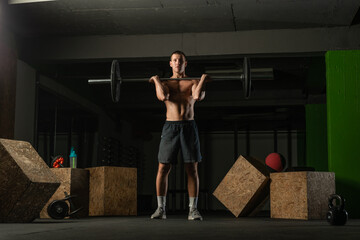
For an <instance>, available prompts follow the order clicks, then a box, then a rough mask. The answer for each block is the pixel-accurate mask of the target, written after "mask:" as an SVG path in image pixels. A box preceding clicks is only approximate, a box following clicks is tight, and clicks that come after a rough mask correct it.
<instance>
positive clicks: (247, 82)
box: [243, 57, 251, 99]
mask: <svg viewBox="0 0 360 240" xmlns="http://www.w3.org/2000/svg"><path fill="white" fill-rule="evenodd" d="M243 71H244V81H243V87H244V97H245V99H249V98H250V94H251V67H250V59H249V58H247V57H244V62H243Z"/></svg>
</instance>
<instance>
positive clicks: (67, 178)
mask: <svg viewBox="0 0 360 240" xmlns="http://www.w3.org/2000/svg"><path fill="white" fill-rule="evenodd" d="M51 171H52V172H53V173H54V174H55V175H56V176H57V178H58V179H59V180H60V182H61V184H60V187H59V188H58V190H57V191H56V192H55V193H54V195H52V197H51V198H50V200H49V201H48V202H47V203H46V205H45V207H44V208H43V210H42V211H41V213H40V218H50V217H49V215H48V214H47V207H48V205H49V204H50V203H51V202H52V201H54V200H60V199H63V198H65V192H66V193H67V194H68V195H76V197H75V198H72V199H71V201H72V202H73V206H74V207H75V209H73V208H71V207H70V206H69V207H70V211H71V212H72V211H74V210H76V209H78V208H80V207H81V208H82V209H81V210H80V211H79V212H77V213H76V214H75V215H74V216H72V217H75V218H81V217H87V216H89V171H88V170H85V169H79V168H51ZM66 202H67V201H66ZM67 203H68V202H67Z"/></svg>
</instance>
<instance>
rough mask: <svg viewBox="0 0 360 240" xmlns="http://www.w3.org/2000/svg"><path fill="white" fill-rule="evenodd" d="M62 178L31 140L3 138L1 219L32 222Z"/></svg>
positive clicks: (0, 186) (0, 154) (0, 149)
mask: <svg viewBox="0 0 360 240" xmlns="http://www.w3.org/2000/svg"><path fill="white" fill-rule="evenodd" d="M59 185H60V181H59V180H58V179H57V178H56V176H55V175H54V174H53V173H52V172H51V171H50V169H49V167H48V166H47V165H46V163H45V162H44V161H43V159H42V158H41V157H40V156H39V155H38V153H37V152H36V150H35V149H34V148H33V147H32V146H31V144H30V143H28V142H23V141H15V140H7V139H0V222H31V221H33V220H34V219H35V218H37V217H39V214H40V211H41V209H42V208H43V207H44V205H45V204H46V202H47V201H48V200H49V198H50V197H51V196H52V195H53V194H54V192H55V191H56V189H57V188H58V187H59Z"/></svg>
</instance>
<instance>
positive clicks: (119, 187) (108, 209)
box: [89, 166, 137, 216]
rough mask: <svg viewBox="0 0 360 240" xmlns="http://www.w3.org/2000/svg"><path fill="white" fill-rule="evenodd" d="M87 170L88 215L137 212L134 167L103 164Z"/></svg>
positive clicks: (135, 171) (130, 213) (132, 213)
mask: <svg viewBox="0 0 360 240" xmlns="http://www.w3.org/2000/svg"><path fill="white" fill-rule="evenodd" d="M89 170H90V192H89V216H116V215H136V214H137V169H136V168H125V167H107V166H104V167H94V168H89Z"/></svg>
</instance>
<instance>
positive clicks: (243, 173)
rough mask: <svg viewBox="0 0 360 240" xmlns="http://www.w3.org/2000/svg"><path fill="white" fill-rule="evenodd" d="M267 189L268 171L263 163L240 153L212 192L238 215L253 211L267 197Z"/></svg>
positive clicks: (246, 214)
mask: <svg viewBox="0 0 360 240" xmlns="http://www.w3.org/2000/svg"><path fill="white" fill-rule="evenodd" d="M269 191H270V189H269V172H268V170H267V169H266V167H265V164H264V163H262V162H261V161H260V160H257V159H254V158H252V157H243V156H241V155H240V157H239V158H238V159H237V160H236V162H235V163H234V165H233V166H232V167H231V169H230V170H229V172H228V173H227V174H226V176H225V177H224V179H223V180H222V181H221V183H220V184H219V186H218V187H217V188H216V189H215V191H214V193H213V194H214V196H215V197H216V198H217V199H218V200H219V201H220V202H221V203H222V204H224V206H225V207H226V208H227V209H229V210H230V211H231V212H232V214H234V215H235V217H239V216H248V215H249V214H251V213H252V212H254V211H255V210H256V209H257V207H258V206H259V205H261V204H262V203H264V201H265V200H266V199H268V196H269Z"/></svg>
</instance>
